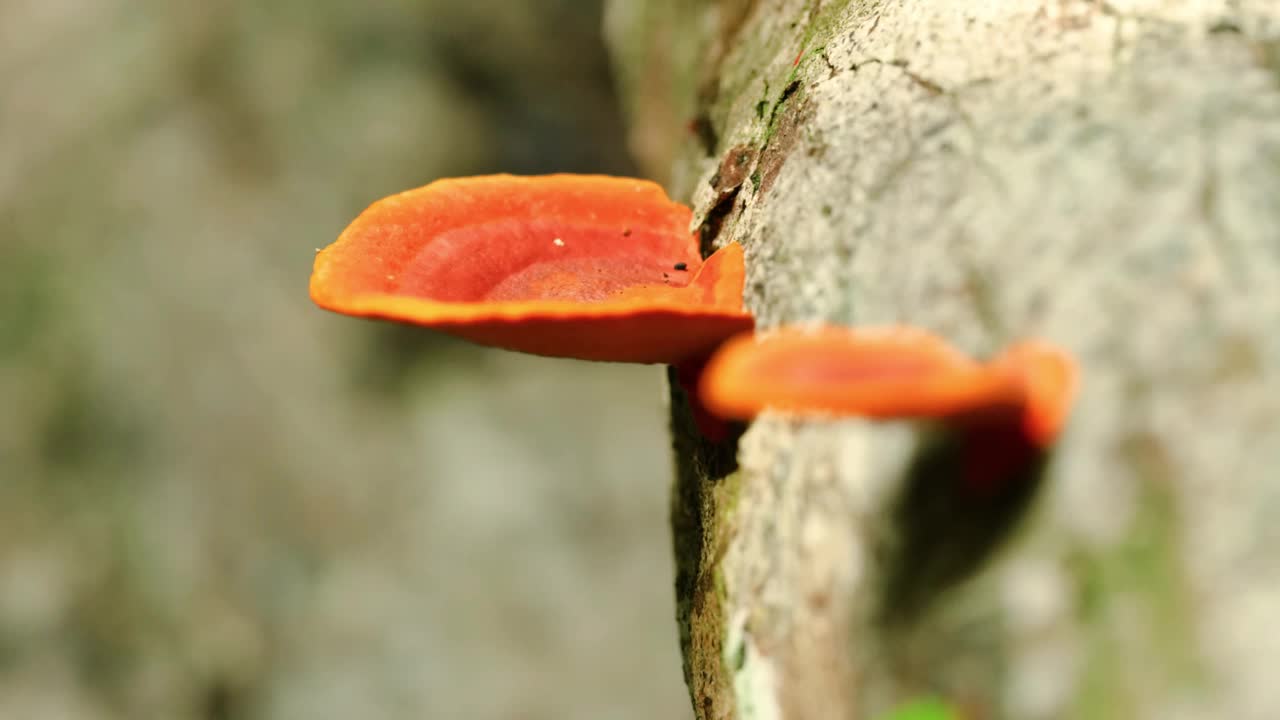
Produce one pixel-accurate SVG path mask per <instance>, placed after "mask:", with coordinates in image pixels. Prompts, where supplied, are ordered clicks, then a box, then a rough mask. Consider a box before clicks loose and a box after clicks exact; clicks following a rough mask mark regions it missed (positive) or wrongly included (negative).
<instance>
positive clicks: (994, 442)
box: [699, 327, 1078, 485]
mask: <svg viewBox="0 0 1280 720" xmlns="http://www.w3.org/2000/svg"><path fill="white" fill-rule="evenodd" d="M1077 374H1078V373H1077V369H1076V366H1075V363H1074V361H1073V360H1072V359H1071V358H1070V356H1069V355H1067V354H1066V353H1065V352H1064V351H1063V350H1061V349H1059V348H1057V347H1054V346H1052V345H1049V344H1047V343H1043V342H1034V341H1032V342H1024V343H1020V344H1018V345H1014V346H1012V347H1010V348H1009V349H1008V350H1006V351H1005V352H1003V353H1002V354H1000V355H999V356H997V357H996V358H995V359H993V360H991V361H989V362H986V363H980V362H977V361H974V360H972V359H970V358H968V357H966V356H965V355H963V354H961V353H960V352H958V351H956V350H954V349H953V348H951V347H950V346H949V345H947V344H946V343H945V342H944V341H942V340H941V339H939V338H937V337H936V336H933V335H931V334H929V333H927V332H924V331H922V330H916V329H912V328H845V327H820V328H803V327H791V328H783V329H779V330H776V331H771V332H764V333H760V334H755V335H752V334H744V335H741V336H739V337H736V338H734V339H732V340H730V341H728V342H727V343H725V344H724V345H723V346H722V347H721V348H720V349H719V350H718V351H717V352H716V353H715V354H714V355H712V357H711V359H710V361H709V362H708V363H707V365H706V367H705V368H704V371H703V373H702V376H701V379H700V380H699V395H700V397H701V402H702V405H703V407H705V408H706V409H707V410H708V411H709V412H711V413H712V414H713V415H716V416H718V417H721V418H724V419H730V420H750V419H752V418H754V417H756V415H758V414H759V413H760V412H762V411H764V410H766V409H774V410H777V411H779V412H782V413H786V414H793V415H801V416H826V417H832V416H858V417H868V418H883V419H927V420H936V421H939V422H940V423H941V424H942V425H943V426H944V427H946V428H949V429H951V430H954V431H957V432H955V433H954V434H955V435H956V436H958V438H959V439H961V440H962V442H960V443H959V444H958V446H960V447H963V448H964V458H963V463H962V464H963V466H964V467H963V471H964V474H965V476H966V477H967V478H969V481H970V484H979V485H990V484H992V483H996V482H998V480H999V479H1000V478H1001V477H1005V476H1008V475H1009V474H1010V473H1013V472H1016V471H1017V470H1018V469H1019V468H1022V467H1026V466H1027V464H1028V462H1029V461H1030V460H1032V459H1034V458H1037V457H1040V456H1041V455H1043V454H1044V453H1046V452H1047V451H1048V450H1049V449H1050V448H1051V447H1052V446H1053V444H1054V442H1055V441H1056V440H1057V438H1058V436H1059V434H1060V433H1061V431H1062V428H1063V425H1064V424H1065V422H1066V420H1067V417H1068V415H1069V413H1070V410H1071V404H1072V401H1073V399H1074V396H1075V388H1076V383H1077Z"/></svg>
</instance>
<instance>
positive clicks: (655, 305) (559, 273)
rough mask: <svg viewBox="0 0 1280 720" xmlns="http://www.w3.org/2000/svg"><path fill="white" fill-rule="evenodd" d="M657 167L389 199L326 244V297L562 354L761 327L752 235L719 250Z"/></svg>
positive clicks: (621, 357) (320, 258)
mask: <svg viewBox="0 0 1280 720" xmlns="http://www.w3.org/2000/svg"><path fill="white" fill-rule="evenodd" d="M691 216H692V213H691V211H690V210H689V208H687V207H685V206H683V205H681V204H679V203H676V202H673V201H671V200H670V199H668V198H667V196H666V194H665V193H664V192H663V191H662V189H661V188H660V187H659V186H658V185H656V184H654V183H652V182H648V181H645V180H636V179H631V178H616V177H606V176H600V175H545V176H534V177H517V176H512V175H491V176H482V177H470V178H454V179H446V180H438V181H436V182H433V183H431V184H429V185H427V186H425V187H421V188H418V189H416V190H409V191H407V192H403V193H400V194H398V195H392V196H391V197H388V198H385V199H383V200H379V201H378V202H376V203H374V204H373V205H372V206H370V207H369V208H368V209H367V210H365V211H364V212H363V213H361V214H360V216H359V217H357V218H356V219H355V221H354V222H352V223H351V225H350V226H348V227H347V229H346V230H345V231H344V232H343V233H342V235H341V236H340V237H339V238H338V240H337V241H336V242H334V243H333V244H332V245H330V246H329V247H327V248H325V249H324V250H321V251H320V253H319V255H317V257H316V260H315V269H314V271H313V273H312V275H311V297H312V299H313V300H314V301H315V302H316V304H317V305H319V306H321V307H323V308H326V309H328V310H333V311H336V312H340V313H345V314H348V315H359V316H365V317H374V318H383V319H387V320H397V321H401V322H408V323H416V324H419V325H424V326H427V327H430V328H433V329H436V330H440V331H443V332H447V333H450V334H452V335H456V336H458V337H461V338H464V339H467V340H471V341H473V342H476V343H480V344H483V345H492V346H496V347H501V348H506V349H509V350H517V351H521V352H527V353H533V354H536V355H548V356H552V357H568V358H578V359H582V360H604V361H614V362H639V363H672V364H674V363H679V362H680V361H683V360H686V359H688V358H692V357H696V356H698V355H700V354H705V353H707V352H708V351H710V350H711V349H713V348H715V347H716V346H717V345H718V344H719V343H720V342H722V341H723V340H724V339H725V338H728V337H730V336H731V335H734V334H736V333H738V332H741V331H743V330H747V329H750V328H751V327H752V324H753V321H752V318H751V315H750V314H749V313H747V312H746V311H745V310H744V309H743V306H742V283H743V260H742V248H741V247H740V246H738V245H736V244H731V245H728V246H725V247H723V248H721V249H720V250H719V251H717V252H716V253H715V254H713V255H712V256H711V257H710V258H707V259H706V260H705V261H704V260H703V259H702V256H701V255H700V254H699V252H698V243H697V238H696V235H695V234H694V233H692V232H691V231H690V230H689V225H690V219H691Z"/></svg>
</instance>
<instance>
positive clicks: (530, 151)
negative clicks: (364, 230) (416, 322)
mask: <svg viewBox="0 0 1280 720" xmlns="http://www.w3.org/2000/svg"><path fill="white" fill-rule="evenodd" d="M560 170H563V171H597V172H611V173H621V174H627V173H633V172H634V170H633V168H632V166H631V165H630V164H629V161H628V158H627V155H626V152H625V147H624V136H623V129H622V127H621V123H620V120H619V117H618V113H617V109H616V107H615V98H614V96H613V93H612V89H611V80H610V71H609V67H608V64H607V58H606V56H605V54H604V51H603V49H602V47H601V44H600V7H599V2H598V0H597V1H595V2H593V1H591V0H559V1H555V0H371V1H367V2H359V3H355V2H337V1H334V0H306V1H305V2H301V1H292V2H290V1H280V2H274V3H260V2H254V1H252V0H228V1H224V2H195V1H194V0H191V1H188V2H171V1H170V0H56V1H54V0H5V1H4V2H0V718H4V719H5V720H8V719H10V718H13V719H15V720H17V719H22V720H45V719H50V720H52V719H57V720H63V719H65V720H91V719H92V720H100V719H102V720H106V719H113V718H130V719H134V718H164V719H166V720H167V719H170V718H172V719H185V718H200V719H207V720H230V719H232V718H245V719H250V718H272V719H275V718H280V719H292V718H307V719H309V720H324V719H327V718H334V719H338V718H342V719H344V720H349V719H352V718H376V719H395V718H495V719H497V718H501V719H504V720H507V719H530V720H534V719H539V718H556V719H566V718H590V719H592V720H596V719H610V718H619V719H629V718H636V719H641V718H643V719H645V720H651V719H653V718H683V717H689V716H690V712H689V710H688V701H687V699H686V695H685V690H684V687H683V684H682V681H681V674H680V659H679V653H678V649H677V640H676V630H675V626H674V622H673V612H674V611H673V607H672V605H673V599H672V590H671V584H672V570H671V558H670V541H669V536H668V531H667V525H666V502H667V478H668V476H669V474H670V460H669V450H668V442H667V440H666V428H665V414H664V411H663V408H662V405H663V397H664V390H663V381H662V376H661V371H660V370H659V369H657V368H653V367H632V366H612V365H602V364H584V363H576V362H572V361H556V360H547V359H541V358H532V357H525V356H519V355H513V354H508V353H501V352H491V351H485V350H481V349H478V348H474V347H470V346H467V345H462V344H459V343H456V342H450V341H447V340H445V339H442V338H440V337H438V336H434V335H432V334H430V333H427V332H425V331H421V330H416V329H412V328H402V327H396V326H392V325H385V324H377V323H371V322H365V321H358V320H354V319H350V318H342V317H339V316H336V315H330V314H327V313H324V312H322V311H320V310H318V309H316V308H314V307H313V306H312V305H311V303H310V301H309V300H308V298H307V278H308V275H309V272H310V267H311V261H312V256H313V253H314V250H315V248H317V247H320V246H322V245H325V244H327V243H329V242H330V241H331V240H332V239H333V238H335V237H336V236H337V234H338V232H339V231H341V229H342V228H343V226H345V224H346V223H347V222H348V221H350V220H351V219H352V218H353V217H354V216H355V215H356V214H357V213H359V211H360V210H362V209H363V208H364V207H365V206H366V205H368V204H369V203H370V202H372V201H373V200H375V199H377V198H379V197H381V196H384V195H387V194H390V193H393V192H396V191H399V190H402V189H406V188H409V187H413V186H417V185H421V184H424V183H426V182H428V181H430V180H432V179H434V178H436V177H440V176H448V175H466V174H477V173H488V172H497V171H510V172H519V173H537V172H549V171H560Z"/></svg>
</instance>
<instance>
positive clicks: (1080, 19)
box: [606, 0, 1280, 720]
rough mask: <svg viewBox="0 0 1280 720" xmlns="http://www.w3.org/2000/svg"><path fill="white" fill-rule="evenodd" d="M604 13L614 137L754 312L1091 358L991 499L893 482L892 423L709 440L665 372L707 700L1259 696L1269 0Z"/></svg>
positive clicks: (1273, 601)
mask: <svg viewBox="0 0 1280 720" xmlns="http://www.w3.org/2000/svg"><path fill="white" fill-rule="evenodd" d="M608 12H609V14H608V19H607V27H606V30H607V33H608V35H609V39H610V42H611V43H612V46H613V50H614V53H615V58H616V61H617V65H618V69H619V76H620V79H621V84H622V88H623V94H624V99H625V102H626V105H627V107H628V109H629V112H630V115H631V118H632V122H633V127H634V131H633V139H634V141H635V142H634V145H635V147H634V149H635V150H636V152H637V153H638V154H639V156H640V157H641V160H642V162H643V163H644V164H645V166H646V167H647V168H648V170H649V172H651V173H652V174H654V175H656V176H658V177H662V178H664V179H666V181H667V182H668V185H669V187H670V189H671V190H672V192H673V194H674V196H675V197H680V198H684V199H685V200H687V201H689V202H690V203H691V204H692V205H693V207H694V209H695V216H696V217H698V218H700V221H701V222H702V223H703V232H704V242H705V243H706V244H707V245H716V246H719V245H721V244H723V243H725V242H727V241H730V240H737V241H738V242H741V243H742V244H743V245H744V246H745V247H746V248H747V261H748V281H747V290H746V300H747V303H748V305H749V306H750V308H751V309H752V311H753V312H755V313H756V316H757V317H758V319H759V322H760V325H761V326H762V327H765V328H767V327H770V326H774V325H778V324H780V323H798V322H809V321H828V322H837V323H846V324H881V323H910V324H913V325H919V326H924V327H927V328H931V329H933V330H936V331H938V332H940V333H942V334H943V335H945V336H946V337H948V338H951V339H953V340H954V341H956V342H957V343H958V344H959V345H960V346H962V347H963V348H965V349H966V350H969V351H971V352H974V353H975V354H985V353H988V352H991V351H993V350H995V349H998V348H999V347H1000V346H1002V345H1004V344H1005V343H1008V342H1009V341H1011V340H1014V339H1016V338H1019V337H1022V336H1026V335H1037V336H1043V337H1047V338H1050V339H1052V340H1053V341H1055V342H1058V343H1060V344H1062V345H1064V346H1066V347H1067V348H1069V349H1070V350H1071V351H1072V352H1074V353H1075V354H1076V355H1077V357H1078V358H1079V359H1080V361H1081V363H1082V366H1083V370H1084V384H1083V387H1082V392H1081V396H1080V398H1079V403H1078V406H1077V410H1076V412H1075V414H1074V416H1073V419H1072V422H1071V425H1070V428H1069V431H1068V433H1067V434H1066V436H1065V437H1064V439H1063V441H1062V443H1061V444H1060V447H1059V450H1058V452H1057V454H1056V456H1055V458H1054V461H1053V463H1052V465H1051V467H1050V470H1049V472H1048V473H1047V475H1046V477H1045V479H1044V481H1043V483H1042V484H1041V486H1040V487H1038V488H1034V487H1032V488H1024V489H1023V491H1022V492H1020V493H1016V495H1017V496H1016V497H1001V498H995V499H986V500H981V499H979V500H975V499H973V498H968V497H965V496H963V495H962V494H958V493H956V492H954V491H953V490H951V489H948V488H944V487H943V488H911V487H906V486H905V483H904V477H905V473H904V467H905V465H906V463H907V462H908V458H909V457H910V456H911V454H912V452H913V448H914V447H915V445H916V443H917V442H918V439H917V438H918V435H917V434H916V433H915V432H914V430H913V429H912V428H909V427H904V426H901V425H894V424H870V423H863V422H852V421H850V422H838V423H800V422H791V421H787V420H784V419H781V418H765V419H762V420H760V421H758V422H756V423H754V424H753V425H752V426H751V427H750V428H749V429H748V430H747V431H746V433H745V434H744V435H743V436H742V437H741V439H740V443H739V444H738V445H737V446H736V448H735V447H734V446H733V445H732V444H729V445H726V446H721V447H710V446H707V445H705V444H703V443H701V442H700V441H698V440H697V439H696V438H695V437H694V436H693V435H692V434H691V433H690V428H689V427H688V423H687V420H686V419H685V418H684V417H683V412H684V410H683V405H682V398H681V397H680V394H679V392H678V391H673V398H674V403H673V408H674V414H675V429H676V433H677V438H676V451H677V465H678V478H677V484H676V491H675V493H674V496H673V512H672V517H673V526H674V532H675V543H676V553H677V561H678V568H679V577H678V578H677V583H676V585H677V588H676V591H677V600H678V606H679V622H680V626H681V641H682V646H683V651H684V657H685V672H686V679H687V681H688V683H689V687H690V691H691V694H692V698H693V701H694V707H695V710H696V712H697V715H698V717H700V718H828V717H830V718H846V717H849V718H854V717H856V718H874V717H877V716H880V715H881V714H883V713H886V712H888V711H890V710H892V709H893V708H894V707H896V706H897V705H898V704H900V703H902V702H905V701H908V700H910V699H912V698H917V697H920V696H926V695H927V696H935V697H943V698H945V699H946V700H947V701H948V702H950V703H952V704H953V705H955V706H957V707H958V708H960V709H962V710H963V711H964V713H965V716H966V717H997V718H1017V719H1019V720H1025V719H1036V718H1095V717H1098V718H1102V717H1108V718H1109V717H1115V718H1121V717H1123V718H1162V719H1168V718H1228V717H1229V718H1258V719H1259V720H1262V719H1264V718H1274V717H1277V716H1280V683H1276V682H1275V679H1274V678H1275V668H1277V667H1280V632H1276V631H1275V630H1274V628H1276V627H1277V626H1280V562H1277V561H1276V559H1275V552H1274V548H1275V547H1276V546H1277V544H1280V523H1278V522H1276V518H1277V517H1280V470H1277V468H1280V342H1278V341H1277V339H1276V338H1277V329H1278V328H1280V5H1277V4H1276V3H1274V2H1270V1H1268V0H1257V1H1255V2H1247V1H1243V0H1242V1H1239V2H1229V1H1227V0H1223V1H1220V2H1210V1H1207V0H1206V1H1202V2H1193V1H1191V0H1182V1H1179V0H1145V1H1139V0H1133V1H1131V2H1118V1H1112V2H1096V1H1095V2H1090V1H1085V0H1039V1H1027V0H1016V1H1015V0H990V1H987V2H926V1H925V0H882V1H879V2H875V1H864V2H857V1H853V2H850V1H848V0H845V1H832V0H829V1H827V2H822V1H821V0H772V1H765V0H759V1H752V0H724V1H722V2H713V1H711V0H706V1H704V2H689V1H686V2H681V1H679V0H653V1H645V2H641V1H639V0H614V1H613V2H612V3H611V4H610V5H609V11H608ZM735 453H736V455H735ZM735 457H736V462H735Z"/></svg>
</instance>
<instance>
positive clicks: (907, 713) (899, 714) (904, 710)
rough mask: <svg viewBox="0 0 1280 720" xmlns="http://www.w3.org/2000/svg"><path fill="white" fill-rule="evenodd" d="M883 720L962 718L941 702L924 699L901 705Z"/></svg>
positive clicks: (954, 719) (882, 719) (951, 719)
mask: <svg viewBox="0 0 1280 720" xmlns="http://www.w3.org/2000/svg"><path fill="white" fill-rule="evenodd" d="M881 720H960V716H959V715H958V714H957V713H956V712H955V711H953V710H952V709H951V707H950V706H949V705H947V704H946V703H944V702H942V701H941V700H938V699H936V698H923V699H918V700H911V701H909V702H907V703H904V704H903V705H899V706H898V707H897V708H895V709H894V710H893V711H892V712H890V713H889V714H888V715H885V716H884V717H883V718H881Z"/></svg>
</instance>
